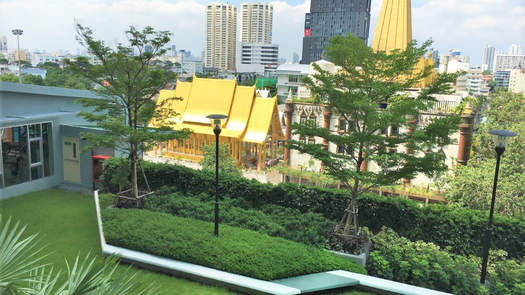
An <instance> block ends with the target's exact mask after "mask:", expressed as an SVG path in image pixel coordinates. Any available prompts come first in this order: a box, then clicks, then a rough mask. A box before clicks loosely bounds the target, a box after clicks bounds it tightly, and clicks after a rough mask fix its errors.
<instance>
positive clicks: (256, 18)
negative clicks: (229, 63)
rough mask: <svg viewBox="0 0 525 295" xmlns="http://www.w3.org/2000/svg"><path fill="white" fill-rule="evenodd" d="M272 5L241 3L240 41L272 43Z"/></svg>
mask: <svg viewBox="0 0 525 295" xmlns="http://www.w3.org/2000/svg"><path fill="white" fill-rule="evenodd" d="M272 24H273V5H272V4H268V3H259V2H253V3H241V40H240V41H241V42H242V43H263V44H272Z"/></svg>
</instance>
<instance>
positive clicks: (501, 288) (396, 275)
mask: <svg viewBox="0 0 525 295" xmlns="http://www.w3.org/2000/svg"><path fill="white" fill-rule="evenodd" d="M372 241H373V248H372V252H371V253H370V259H369V261H368V264H367V270H368V272H369V274H370V275H372V276H378V277H382V278H385V279H389V280H394V281H398V282H402V283H406V284H411V285H416V286H421V287H425V288H430V289H434V290H439V291H444V292H452V293H454V294H475V295H478V294H479V295H481V294H492V295H500V294H501V295H503V294H513V295H514V294H522V295H523V294H525V264H523V265H520V264H519V263H518V262H516V261H513V260H508V259H506V258H505V256H506V253H505V252H504V251H501V250H499V251H491V255H490V259H489V267H488V277H487V281H488V282H489V284H488V286H489V288H488V290H487V287H485V286H483V287H481V286H480V285H479V277H480V269H481V266H480V265H481V258H479V257H466V256H463V255H455V254H451V253H449V252H448V251H447V250H448V249H440V247H439V246H436V245H435V244H433V243H425V242H423V241H416V242H411V241H410V240H408V239H406V238H404V237H399V236H398V235H397V234H396V233H395V232H394V231H393V230H392V229H389V228H383V230H382V231H381V232H379V233H378V234H377V235H375V236H374V237H373V238H372Z"/></svg>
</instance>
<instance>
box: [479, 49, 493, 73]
mask: <svg viewBox="0 0 525 295" xmlns="http://www.w3.org/2000/svg"><path fill="white" fill-rule="evenodd" d="M495 53H496V49H495V48H494V46H492V45H485V47H484V48H483V60H482V61H481V70H482V71H484V70H489V71H492V70H493V68H494V55H495Z"/></svg>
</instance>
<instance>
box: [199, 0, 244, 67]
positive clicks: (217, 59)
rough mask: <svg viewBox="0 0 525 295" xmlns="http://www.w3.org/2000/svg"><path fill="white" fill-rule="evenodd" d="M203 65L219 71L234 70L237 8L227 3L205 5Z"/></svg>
mask: <svg viewBox="0 0 525 295" xmlns="http://www.w3.org/2000/svg"><path fill="white" fill-rule="evenodd" d="M205 7H206V8H205V9H206V46H205V47H204V65H205V66H206V67H215V68H219V69H220V70H233V69H234V68H235V43H236V40H235V39H236V36H237V7H236V6H235V5H233V4H227V3H219V2H217V3H212V4H206V6H205Z"/></svg>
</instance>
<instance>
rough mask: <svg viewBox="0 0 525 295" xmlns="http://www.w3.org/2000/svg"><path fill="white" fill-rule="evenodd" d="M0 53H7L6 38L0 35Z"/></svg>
mask: <svg viewBox="0 0 525 295" xmlns="http://www.w3.org/2000/svg"><path fill="white" fill-rule="evenodd" d="M0 51H7V37H6V36H2V35H0Z"/></svg>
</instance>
